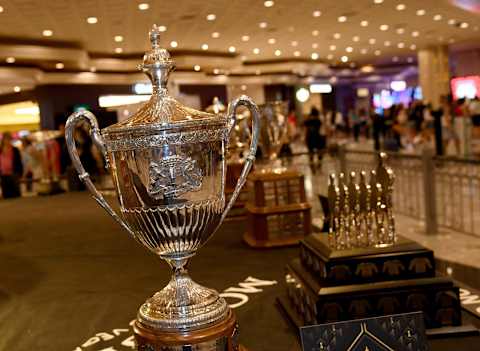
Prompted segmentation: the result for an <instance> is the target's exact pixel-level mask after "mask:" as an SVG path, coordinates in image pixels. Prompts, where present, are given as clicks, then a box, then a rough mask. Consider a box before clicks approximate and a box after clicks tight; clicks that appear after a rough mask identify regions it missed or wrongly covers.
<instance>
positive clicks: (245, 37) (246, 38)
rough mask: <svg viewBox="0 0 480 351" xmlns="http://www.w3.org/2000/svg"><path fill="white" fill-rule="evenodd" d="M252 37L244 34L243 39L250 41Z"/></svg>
mask: <svg viewBox="0 0 480 351" xmlns="http://www.w3.org/2000/svg"><path fill="white" fill-rule="evenodd" d="M249 40H250V37H249V36H248V35H242V41H249Z"/></svg>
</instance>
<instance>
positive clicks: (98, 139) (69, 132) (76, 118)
mask: <svg viewBox="0 0 480 351" xmlns="http://www.w3.org/2000/svg"><path fill="white" fill-rule="evenodd" d="M82 120H86V121H87V122H88V123H89V124H90V136H91V137H92V140H93V142H94V144H95V145H96V146H97V147H98V148H99V149H100V151H101V152H102V154H103V157H104V158H105V161H106V162H107V167H109V163H108V158H107V155H106V149H105V143H104V141H103V137H102V135H101V134H100V129H99V128H98V122H97V119H96V118H95V116H94V115H93V113H91V112H90V111H79V112H74V113H72V114H71V115H70V117H68V120H67V124H66V125H65V139H66V142H67V148H68V153H69V154H70V158H71V159H72V164H73V166H74V167H75V169H76V170H77V172H78V177H79V178H80V180H81V181H82V182H83V183H84V184H85V186H86V187H87V189H88V190H89V191H90V193H91V194H92V196H93V198H94V199H95V200H96V201H97V202H98V204H99V205H100V206H102V207H103V208H104V209H105V211H107V212H108V214H109V215H110V216H112V217H113V219H115V220H116V221H117V222H118V223H119V224H120V225H121V226H122V227H123V228H125V229H126V230H127V231H128V232H129V233H130V234H131V235H132V236H133V238H135V234H134V233H133V231H132V230H131V229H130V227H129V226H128V225H127V224H126V223H125V222H124V221H123V220H122V219H121V218H120V216H119V215H117V214H116V213H115V211H114V210H113V209H112V208H111V207H110V205H109V204H108V202H107V201H106V200H105V198H104V197H103V195H102V194H101V193H100V192H99V191H98V190H97V188H95V185H94V184H93V182H92V180H91V179H90V175H89V174H88V173H87V172H86V171H85V168H83V165H82V162H81V161H80V157H79V156H78V152H77V147H76V146H75V139H74V132H75V127H76V126H77V124H78V123H79V122H80V121H82Z"/></svg>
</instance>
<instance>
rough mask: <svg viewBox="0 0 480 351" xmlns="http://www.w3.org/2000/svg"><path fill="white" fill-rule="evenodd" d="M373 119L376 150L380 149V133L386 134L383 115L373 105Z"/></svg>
mask: <svg viewBox="0 0 480 351" xmlns="http://www.w3.org/2000/svg"><path fill="white" fill-rule="evenodd" d="M370 118H371V120H372V135H373V142H374V148H375V151H379V150H380V135H384V125H383V117H382V116H381V115H380V114H379V113H377V111H375V109H374V108H373V107H372V108H371V110H370Z"/></svg>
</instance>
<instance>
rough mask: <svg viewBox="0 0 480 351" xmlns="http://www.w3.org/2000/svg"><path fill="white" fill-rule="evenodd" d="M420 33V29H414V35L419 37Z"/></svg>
mask: <svg viewBox="0 0 480 351" xmlns="http://www.w3.org/2000/svg"><path fill="white" fill-rule="evenodd" d="M419 35H420V32H419V31H418V30H414V31H413V32H412V37H418V36H419Z"/></svg>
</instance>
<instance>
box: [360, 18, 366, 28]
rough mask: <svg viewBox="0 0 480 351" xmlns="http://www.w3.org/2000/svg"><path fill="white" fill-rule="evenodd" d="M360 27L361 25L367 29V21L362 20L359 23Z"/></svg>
mask: <svg viewBox="0 0 480 351" xmlns="http://www.w3.org/2000/svg"><path fill="white" fill-rule="evenodd" d="M360 25H361V26H362V27H367V26H368V21H366V20H363V21H361V22H360Z"/></svg>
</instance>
